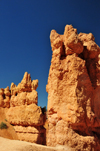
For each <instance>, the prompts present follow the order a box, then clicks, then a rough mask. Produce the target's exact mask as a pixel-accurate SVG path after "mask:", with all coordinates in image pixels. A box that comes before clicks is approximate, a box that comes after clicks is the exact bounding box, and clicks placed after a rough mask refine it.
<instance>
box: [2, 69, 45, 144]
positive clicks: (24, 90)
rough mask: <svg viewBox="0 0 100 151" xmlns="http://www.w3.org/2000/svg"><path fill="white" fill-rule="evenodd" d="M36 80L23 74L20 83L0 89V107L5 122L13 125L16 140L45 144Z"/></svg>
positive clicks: (43, 116) (42, 116) (43, 120)
mask: <svg viewBox="0 0 100 151" xmlns="http://www.w3.org/2000/svg"><path fill="white" fill-rule="evenodd" d="M37 87H38V80H33V81H32V80H31V76H30V74H28V73H27V72H25V74H24V77H23V79H22V81H21V83H19V84H18V86H16V85H15V84H14V83H12V84H11V88H10V89H9V87H7V88H5V89H0V98H1V99H0V107H2V108H5V111H6V118H7V121H8V122H9V123H10V124H12V125H13V128H14V129H15V132H16V133H17V136H18V139H19V140H23V141H28V142H32V143H37V144H45V133H46V132H45V128H44V127H43V125H44V122H45V115H44V114H43V113H42V110H41V107H39V106H38V105H37V103H38V93H37V91H36V89H37Z"/></svg>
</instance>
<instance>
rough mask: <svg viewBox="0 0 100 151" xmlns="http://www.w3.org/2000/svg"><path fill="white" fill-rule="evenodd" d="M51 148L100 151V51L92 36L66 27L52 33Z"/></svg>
mask: <svg viewBox="0 0 100 151" xmlns="http://www.w3.org/2000/svg"><path fill="white" fill-rule="evenodd" d="M50 40H51V47H52V52H53V53H52V60H51V66H50V70H49V77H48V84H47V87H46V90H47V92H48V123H49V127H48V131H47V145H48V146H56V145H65V146H70V147H71V148H72V149H73V150H75V151H78V150H82V151H83V150H84V151H92V150H94V151H97V150H100V142H99V141H100V109H99V107H100V48H99V46H98V45H97V44H96V43H95V41H94V36H93V35H92V33H89V34H85V33H80V34H78V33H77V30H76V29H74V28H73V26H72V25H66V27H65V31H64V34H63V35H59V34H58V33H57V32H56V31H55V30H52V31H51V34H50Z"/></svg>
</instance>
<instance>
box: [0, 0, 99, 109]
mask: <svg viewBox="0 0 100 151" xmlns="http://www.w3.org/2000/svg"><path fill="white" fill-rule="evenodd" d="M66 24H72V25H73V27H74V28H77V30H78V33H79V32H83V33H90V32H92V33H93V35H94V37H95V41H96V43H97V44H98V45H99V46H100V1H99V0H37V1H36V0H0V88H5V87H7V86H9V87H10V84H11V82H14V83H15V84H16V85H17V84H18V83H19V82H20V81H21V80H22V78H23V75H24V72H26V71H27V72H28V73H30V74H31V78H32V80H33V79H38V80H39V86H38V88H37V91H38V105H39V106H42V107H43V106H45V105H47V96H48V94H47V93H46V84H47V79H48V74H49V68H50V62H51V56H52V51H51V46H50V39H49V35H50V31H51V30H52V29H55V30H56V31H57V32H58V33H59V34H63V32H64V27H65V25H66Z"/></svg>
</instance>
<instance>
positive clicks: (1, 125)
mask: <svg viewBox="0 0 100 151" xmlns="http://www.w3.org/2000/svg"><path fill="white" fill-rule="evenodd" d="M7 128H8V126H7V125H6V123H4V122H1V123H0V129H7Z"/></svg>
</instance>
